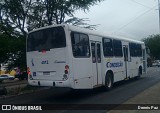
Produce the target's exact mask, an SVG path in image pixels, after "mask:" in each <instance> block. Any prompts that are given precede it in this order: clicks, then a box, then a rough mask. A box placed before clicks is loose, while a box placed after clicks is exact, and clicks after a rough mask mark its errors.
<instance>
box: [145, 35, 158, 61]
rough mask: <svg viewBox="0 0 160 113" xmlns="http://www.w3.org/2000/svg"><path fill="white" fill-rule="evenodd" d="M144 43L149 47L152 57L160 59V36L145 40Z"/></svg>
mask: <svg viewBox="0 0 160 113" xmlns="http://www.w3.org/2000/svg"><path fill="white" fill-rule="evenodd" d="M143 41H144V43H145V44H146V46H147V47H149V49H150V51H151V55H152V57H155V59H160V35H159V34H157V35H151V36H149V37H147V38H145V39H143Z"/></svg>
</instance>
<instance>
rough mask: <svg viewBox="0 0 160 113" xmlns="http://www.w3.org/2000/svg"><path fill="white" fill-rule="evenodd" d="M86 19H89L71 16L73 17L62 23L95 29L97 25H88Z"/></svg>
mask: <svg viewBox="0 0 160 113" xmlns="http://www.w3.org/2000/svg"><path fill="white" fill-rule="evenodd" d="M86 21H89V19H88V18H77V17H73V18H70V19H68V20H66V21H65V22H64V23H66V24H71V25H74V26H79V27H83V28H87V29H91V30H93V29H96V27H97V26H98V24H97V25H90V24H88V23H86Z"/></svg>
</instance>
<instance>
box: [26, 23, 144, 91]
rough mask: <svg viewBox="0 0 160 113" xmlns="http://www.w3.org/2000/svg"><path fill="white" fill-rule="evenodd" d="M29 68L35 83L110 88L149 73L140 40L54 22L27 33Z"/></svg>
mask: <svg viewBox="0 0 160 113" xmlns="http://www.w3.org/2000/svg"><path fill="white" fill-rule="evenodd" d="M27 67H28V83H29V84H30V85H32V86H53V87H68V88H73V89H92V88H96V87H100V86H105V87H106V89H111V88H112V86H113V83H115V82H117V81H121V80H125V79H129V78H135V77H136V78H139V77H140V76H141V75H142V74H143V73H144V72H146V67H147V61H146V49H145V44H144V43H143V42H141V41H136V40H132V39H126V38H120V37H113V36H109V35H105V34H103V33H98V32H96V31H92V30H88V29H85V28H80V27H76V26H71V25H65V24H64V25H52V26H48V27H43V28H40V29H37V30H33V31H31V32H29V33H28V37H27Z"/></svg>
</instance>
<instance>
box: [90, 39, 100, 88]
mask: <svg viewBox="0 0 160 113" xmlns="http://www.w3.org/2000/svg"><path fill="white" fill-rule="evenodd" d="M91 51H92V73H93V86H95V85H98V84H101V83H102V76H101V60H102V59H101V43H100V42H91Z"/></svg>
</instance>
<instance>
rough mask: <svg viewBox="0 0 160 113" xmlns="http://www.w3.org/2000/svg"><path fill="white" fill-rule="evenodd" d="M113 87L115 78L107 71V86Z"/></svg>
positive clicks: (107, 87)
mask: <svg viewBox="0 0 160 113" xmlns="http://www.w3.org/2000/svg"><path fill="white" fill-rule="evenodd" d="M112 87H113V78H112V74H111V73H107V75H106V78H105V88H106V90H110V89H112Z"/></svg>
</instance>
